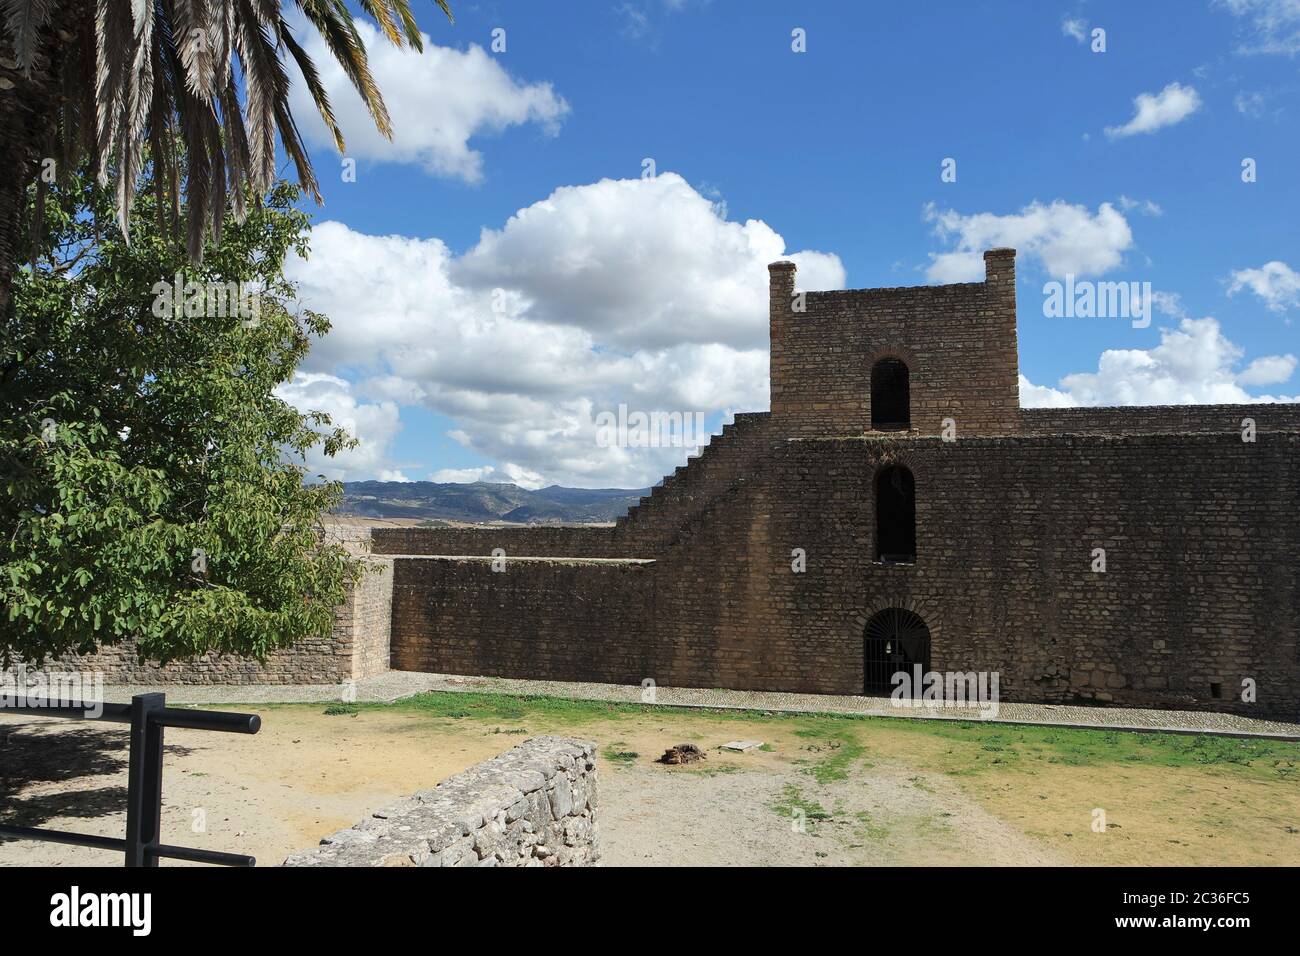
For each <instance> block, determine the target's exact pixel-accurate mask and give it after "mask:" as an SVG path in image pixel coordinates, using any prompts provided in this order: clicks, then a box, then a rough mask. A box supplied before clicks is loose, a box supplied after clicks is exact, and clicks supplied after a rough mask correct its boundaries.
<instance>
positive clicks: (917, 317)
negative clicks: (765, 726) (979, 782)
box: [374, 250, 1300, 718]
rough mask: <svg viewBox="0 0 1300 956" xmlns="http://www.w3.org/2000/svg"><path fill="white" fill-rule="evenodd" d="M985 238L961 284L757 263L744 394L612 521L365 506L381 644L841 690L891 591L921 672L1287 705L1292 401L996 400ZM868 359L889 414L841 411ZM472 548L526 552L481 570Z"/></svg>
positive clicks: (619, 678) (489, 667) (997, 282)
mask: <svg viewBox="0 0 1300 956" xmlns="http://www.w3.org/2000/svg"><path fill="white" fill-rule="evenodd" d="M985 261H986V267H987V268H986V273H987V274H986V280H985V282H984V283H965V284H961V285H957V286H939V287H926V288H918V289H886V290H858V291H850V292H837V293H808V294H807V295H805V296H804V300H803V303H802V304H803V307H804V311H802V312H800V311H797V310H796V309H795V308H794V307H793V306H794V303H796V301H797V300H796V298H795V295H796V293H795V291H794V288H795V286H794V274H793V271H792V267H789V266H788V264H780V263H778V264H775V265H774V266H773V267H772V270H771V280H772V281H771V285H772V288H771V296H772V298H771V303H772V304H771V308H772V337H773V346H772V366H773V367H772V383H773V385H772V388H773V397H772V411H771V413H770V414H766V413H760V414H756V415H749V416H737V421H736V423H735V426H734V427H732V428H730V429H729V430H728V431H726V432H724V434H723V435H722V436H719V437H718V438H716V439H715V440H714V443H713V444H711V445H710V446H709V447H707V448H705V449H704V451H703V453H702V454H700V455H699V456H698V457H697V458H695V459H693V460H692V461H690V462H689V463H688V465H687V466H686V467H685V468H684V469H679V470H678V471H677V472H676V473H674V474H673V475H671V476H669V477H668V478H666V479H665V480H664V482H663V483H662V485H660V486H658V487H656V488H655V489H654V490H653V491H652V493H651V494H650V495H649V496H647V497H646V498H645V499H643V500H642V503H641V504H640V505H638V506H637V507H636V508H635V509H633V511H632V512H631V513H630V514H629V515H628V516H627V517H626V518H624V519H622V520H620V521H619V522H618V523H617V525H616V526H615V527H614V528H600V529H520V530H502V529H475V530H473V531H470V532H461V531H426V530H411V531H404V532H394V531H379V532H376V534H375V539H374V548H375V550H376V551H377V552H382V553H390V554H392V555H393V558H394V563H395V574H394V603H393V622H394V623H393V661H394V665H395V666H398V667H403V668H407V667H409V668H415V669H420V670H430V671H439V672H448V673H460V674H496V675H502V676H511V677H536V678H547V679H559V680H565V679H567V680H586V681H606V682H614V683H627V684H632V685H636V684H643V683H644V682H646V681H653V682H654V683H656V684H663V685H678V686H695V687H729V688H735V689H756V690H786V691H793V692H812V693H834V694H855V693H863V692H864V686H865V684H866V682H867V673H866V654H867V642H866V637H865V634H864V629H865V625H866V623H867V621H868V620H869V619H870V618H871V617H872V616H873V615H874V614H876V612H878V611H883V610H885V609H889V608H901V609H906V610H908V611H912V612H914V613H916V614H918V615H920V617H921V619H922V620H923V621H924V623H925V625H926V627H927V628H928V630H929V634H930V639H931V645H930V647H931V652H930V657H929V664H930V666H931V667H932V668H933V669H935V670H938V671H957V672H963V673H965V672H972V671H974V672H997V673H998V675H999V684H1000V686H999V691H1000V696H1001V699H1003V700H1009V701H1043V702H1061V703H1065V702H1096V703H1105V704H1121V705H1130V706H1143V707H1172V708H1188V709H1213V710H1224V711H1234V712H1238V713H1243V714H1248V715H1254V716H1261V717H1263V716H1270V717H1290V718H1296V717H1300V638H1298V635H1297V621H1298V620H1300V586H1298V584H1297V574H1298V572H1297V561H1296V558H1295V555H1296V554H1300V515H1298V514H1297V512H1296V509H1295V508H1294V503H1295V502H1296V501H1297V500H1300V466H1297V464H1296V461H1297V455H1296V452H1297V450H1300V448H1298V447H1297V445H1298V443H1300V407H1298V406H1295V405H1221V406H1199V407H1182V406H1178V407H1163V408H1108V409H1096V408H1071V409H1021V408H1019V406H1018V402H1017V401H1016V400H1015V390H1014V388H1015V373H1016V360H1015V336H1014V327H1015V311H1014V260H1013V258H1012V257H1011V255H1010V254H1009V252H1008V251H1000V250H995V251H994V252H993V253H990V254H987V255H986V257H985ZM882 356H890V357H894V356H897V357H901V358H902V359H903V360H904V361H906V362H907V363H908V365H909V369H910V373H911V380H910V381H911V397H910V401H911V405H910V408H911V427H910V428H909V429H908V430H906V431H904V432H887V433H886V432H873V431H872V430H871V428H870V405H871V401H870V389H869V387H868V386H867V382H868V380H869V371H870V366H871V363H873V362H874V361H875V360H876V359H877V358H878V357H882ZM944 418H952V419H953V420H954V422H955V425H956V430H955V433H956V439H955V440H953V441H947V440H944V439H943V437H941V434H942V421H943V419H944ZM1245 418H1250V419H1252V420H1253V422H1254V426H1255V434H1254V435H1252V436H1251V439H1253V440H1243V437H1244V436H1243V433H1242V421H1243V419H1245ZM890 466H902V467H904V468H906V469H907V470H908V471H909V472H910V473H911V475H912V477H913V480H914V483H915V534H916V553H915V556H914V558H913V559H912V560H910V561H908V562H906V563H885V562H882V561H880V560H878V559H877V558H876V557H875V555H876V553H877V548H876V545H877V536H878V533H879V532H878V516H877V513H876V512H877V503H878V502H877V499H878V495H879V492H878V489H877V488H876V477H877V476H878V475H879V474H880V473H881V471H882V470H883V469H885V468H887V467H890ZM492 548H501V549H503V550H504V552H505V553H506V554H507V555H513V554H527V555H531V556H534V557H537V558H546V559H548V560H539V561H533V562H525V561H519V562H512V561H509V560H507V562H506V563H505V565H504V566H503V569H502V570H501V571H499V572H492V571H491V569H490V567H489V566H488V564H487V563H486V562H484V561H483V560H482V558H481V557H478V558H476V557H474V556H475V555H479V556H482V555H486V554H489V553H490V552H491V549H492ZM1097 549H1101V550H1102V551H1104V555H1105V559H1106V565H1105V570H1104V571H1098V570H1094V566H1095V555H1096V554H1097ZM796 554H802V555H803V556H804V561H805V566H804V568H803V570H801V571H795V570H794V569H793V566H794V564H795V563H796V560H795V556H796ZM417 555H424V557H417ZM432 555H440V556H441V557H438V558H436V559H435V558H431V557H429V556H432ZM579 557H583V558H605V559H618V558H623V559H632V558H637V559H643V560H642V562H641V563H637V564H631V563H626V564H623V565H619V564H602V563H600V562H595V561H586V562H580V561H573V560H567V559H574V558H579ZM476 562H477V563H476Z"/></svg>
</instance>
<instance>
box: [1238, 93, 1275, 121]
mask: <svg viewBox="0 0 1300 956" xmlns="http://www.w3.org/2000/svg"><path fill="white" fill-rule="evenodd" d="M1266 104H1267V97H1265V95H1264V94H1263V93H1261V92H1259V91H1258V90H1256V91H1253V92H1246V91H1244V90H1243V91H1242V92H1240V93H1238V94H1237V95H1236V96H1234V97H1233V98H1232V105H1233V106H1235V107H1237V112H1238V113H1240V114H1241V115H1243V116H1249V117H1250V118H1251V119H1259V118H1260V117H1261V116H1263V115H1264V108H1265V106H1266Z"/></svg>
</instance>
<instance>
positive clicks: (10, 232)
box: [0, 0, 91, 322]
mask: <svg viewBox="0 0 1300 956" xmlns="http://www.w3.org/2000/svg"><path fill="white" fill-rule="evenodd" d="M53 6H54V7H55V9H54V11H53V13H52V14H51V16H50V19H49V22H48V23H47V25H46V27H45V28H44V29H43V30H42V31H41V43H40V44H39V48H38V49H39V52H38V53H37V54H36V58H35V62H34V63H33V64H32V68H31V72H30V75H28V74H26V73H24V72H23V71H22V70H20V69H18V65H17V60H16V57H15V55H14V47H13V40H12V38H11V37H10V36H9V34H8V32H5V33H4V34H3V35H2V36H0V130H4V137H3V139H2V140H0V322H7V319H8V316H9V305H10V302H11V300H12V290H13V276H14V271H15V270H16V269H17V268H18V266H19V264H20V263H22V262H23V261H24V260H25V259H26V258H27V256H28V255H29V254H30V250H28V249H21V248H19V245H20V241H21V236H22V233H23V217H24V215H25V214H26V206H27V187H28V186H30V185H31V184H32V183H34V182H35V181H36V178H37V176H39V175H40V172H41V160H42V159H43V158H44V157H45V155H46V153H47V152H48V151H49V150H50V148H51V144H52V143H53V142H54V136H55V133H56V132H57V130H58V115H59V108H60V106H61V105H62V96H63V91H62V88H61V84H60V77H61V74H62V67H63V58H64V54H65V51H66V50H68V49H69V47H70V42H71V40H72V39H73V37H74V35H75V34H76V33H77V32H78V31H79V30H80V29H84V27H85V24H84V23H79V22H78V20H79V19H81V20H84V19H85V18H87V17H90V16H91V13H90V11H87V10H85V9H84V2H82V0H53Z"/></svg>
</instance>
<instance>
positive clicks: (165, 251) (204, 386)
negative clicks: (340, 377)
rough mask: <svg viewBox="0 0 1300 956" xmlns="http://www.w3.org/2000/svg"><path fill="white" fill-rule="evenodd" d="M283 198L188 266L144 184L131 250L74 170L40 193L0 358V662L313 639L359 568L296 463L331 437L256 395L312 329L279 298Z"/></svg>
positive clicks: (326, 489)
mask: <svg viewBox="0 0 1300 956" xmlns="http://www.w3.org/2000/svg"><path fill="white" fill-rule="evenodd" d="M298 198H299V187H298V186H295V185H291V184H288V183H284V182H279V183H276V184H275V185H273V187H272V188H271V190H270V191H269V193H268V194H267V195H266V196H265V197H264V198H263V199H262V201H260V202H257V203H250V204H249V212H248V215H247V217H246V218H245V219H244V220H243V221H242V222H240V223H236V222H233V221H231V222H227V223H226V224H225V228H224V229H223V230H222V231H221V238H220V241H219V242H212V243H209V245H208V248H207V254H206V256H205V257H204V261H203V265H202V266H201V267H192V266H191V265H190V259H189V256H188V255H187V254H186V250H185V249H184V248H183V247H182V245H181V244H179V243H178V242H177V241H176V240H175V238H174V236H173V234H172V232H171V231H170V229H168V228H167V220H168V213H167V209H166V207H167V205H168V201H167V199H166V198H165V197H162V198H161V199H159V198H156V196H155V194H154V193H153V192H152V191H147V192H143V193H142V194H141V199H140V202H141V205H142V207H146V208H142V209H141V212H142V213H145V212H147V213H153V212H162V215H158V216H155V215H142V216H140V217H139V219H138V221H137V225H138V228H137V230H136V233H135V235H134V236H133V237H132V238H131V241H130V242H129V243H128V242H127V238H126V236H125V235H124V234H123V233H122V231H121V227H120V225H119V224H118V222H117V219H116V217H115V216H114V210H113V206H114V199H113V196H112V194H111V192H110V191H109V190H107V189H105V188H104V187H103V186H101V185H99V184H98V183H97V182H96V180H95V177H94V176H93V175H91V174H85V175H78V176H74V177H72V178H71V181H70V182H69V184H68V186H67V187H57V188H55V189H54V190H53V192H52V193H51V194H50V195H49V196H48V197H47V199H46V201H45V202H44V203H43V208H42V209H41V211H40V216H41V219H42V220H43V228H41V230H40V231H39V235H40V237H41V238H40V239H39V240H37V239H34V238H33V237H32V236H28V237H26V238H28V239H29V240H31V241H33V242H37V243H38V247H39V252H38V255H37V256H36V263H35V267H34V268H32V269H24V270H22V271H21V272H19V273H18V275H17V276H16V281H15V285H14V294H15V306H16V308H15V310H14V313H15V314H14V317H13V319H12V320H11V326H10V329H11V336H12V342H13V344H14V349H15V359H16V360H15V361H11V362H10V363H8V364H7V365H6V366H4V367H3V370H2V371H0V482H2V486H0V487H2V489H3V493H2V494H0V658H3V659H4V660H6V661H7V660H8V659H10V658H11V657H12V655H13V654H15V653H17V654H18V655H20V656H21V657H23V658H24V659H26V660H28V661H36V660H40V659H42V658H44V657H45V656H48V655H61V654H64V653H67V652H70V651H75V652H90V651H92V650H94V649H95V648H96V647H97V646H99V645H101V644H110V643H115V642H118V641H122V640H124V639H128V638H133V639H135V640H137V641H138V647H139V651H140V655H141V657H142V658H144V659H148V660H154V661H160V662H166V661H168V660H175V659H183V658H186V657H189V656H192V655H195V654H199V653H202V652H205V651H218V652H222V653H232V654H238V655H244V656H253V657H262V656H264V655H265V654H267V653H268V652H270V651H271V650H273V649H275V648H277V647H283V646H285V645H288V644H290V643H292V642H294V641H296V640H298V639H301V638H303V637H304V636H307V635H313V634H316V635H320V634H325V633H328V630H329V628H330V626H331V623H332V619H333V610H334V608H335V606H336V605H337V604H338V602H339V601H340V600H341V599H342V598H343V597H344V595H345V589H346V586H347V583H348V582H349V581H350V580H353V579H354V578H355V575H356V574H357V573H358V565H357V563H356V561H355V559H352V558H350V557H349V556H348V554H347V553H346V552H345V551H344V549H343V548H342V547H340V546H338V545H331V544H328V543H326V542H325V541H324V540H323V537H322V530H323V527H322V522H321V519H322V516H323V515H324V514H325V513H326V512H327V511H328V510H329V509H330V508H331V507H333V506H334V505H335V504H336V503H337V501H338V499H339V496H340V494H341V489H340V487H339V486H338V485H337V484H333V483H325V482H321V483H317V484H305V483H304V477H305V476H306V468H305V457H306V454H307V452H308V451H310V450H311V449H312V448H313V447H314V446H316V445H317V444H319V443H322V442H323V444H324V451H325V452H326V453H327V454H333V453H335V452H337V451H338V450H339V449H341V448H342V447H345V446H346V445H347V444H349V442H350V439H349V438H348V437H347V436H346V435H345V434H344V433H342V432H341V431H339V430H337V429H334V428H333V427H332V426H331V424H330V422H329V419H328V418H327V417H326V416H324V415H321V414H310V415H303V414H301V413H299V412H298V411H297V410H296V409H295V408H293V407H292V406H290V405H289V404H287V403H286V402H285V401H283V400H281V399H280V398H279V397H277V395H276V394H275V390H276V388H277V386H279V385H281V384H282V383H284V382H286V381H288V380H289V379H290V377H291V376H292V375H293V373H294V369H295V368H296V366H297V365H298V364H299V362H300V361H301V360H302V358H303V356H304V355H305V354H306V353H307V350H308V348H309V346H310V342H311V340H312V338H313V337H314V336H320V335H323V334H324V333H325V332H326V331H327V330H328V328H329V323H328V320H327V319H326V318H325V317H324V316H321V315H318V314H316V313H313V312H310V311H303V312H300V313H295V312H293V311H291V310H290V308H289V307H288V303H289V302H290V301H291V297H292V295H293V291H294V290H293V287H292V284H291V283H290V282H288V281H287V280H286V278H285V276H284V272H283V266H284V262H285V257H286V256H287V255H288V254H290V253H292V252H301V253H304V254H305V253H306V249H307V238H308V231H307V230H308V222H307V218H306V216H305V215H304V214H303V213H302V212H301V211H299V210H298V209H297V208H296V206H295V202H296V201H297V199H298ZM29 202H30V203H31V205H32V206H33V207H34V206H35V204H36V197H35V189H34V188H33V189H31V190H29ZM159 202H161V203H162V204H163V207H164V208H163V209H162V210H158V209H151V208H147V207H151V206H154V205H155V204H157V203H159ZM33 215H35V212H34V210H33ZM178 278H179V281H178Z"/></svg>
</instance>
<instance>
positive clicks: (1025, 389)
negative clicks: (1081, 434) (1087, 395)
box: [1020, 375, 1079, 408]
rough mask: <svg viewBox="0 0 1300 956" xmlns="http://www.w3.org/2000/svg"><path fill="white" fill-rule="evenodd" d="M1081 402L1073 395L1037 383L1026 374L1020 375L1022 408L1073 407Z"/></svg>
mask: <svg viewBox="0 0 1300 956" xmlns="http://www.w3.org/2000/svg"><path fill="white" fill-rule="evenodd" d="M1078 404H1079V400H1078V399H1077V398H1075V397H1074V396H1073V395H1070V394H1068V393H1066V392H1062V391H1061V390H1060V389H1056V388H1050V387H1049V386H1047V385H1035V384H1034V383H1033V382H1031V381H1029V379H1027V378H1025V376H1024V375H1021V376H1020V406H1021V407H1022V408H1071V407H1073V406H1075V405H1078Z"/></svg>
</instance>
